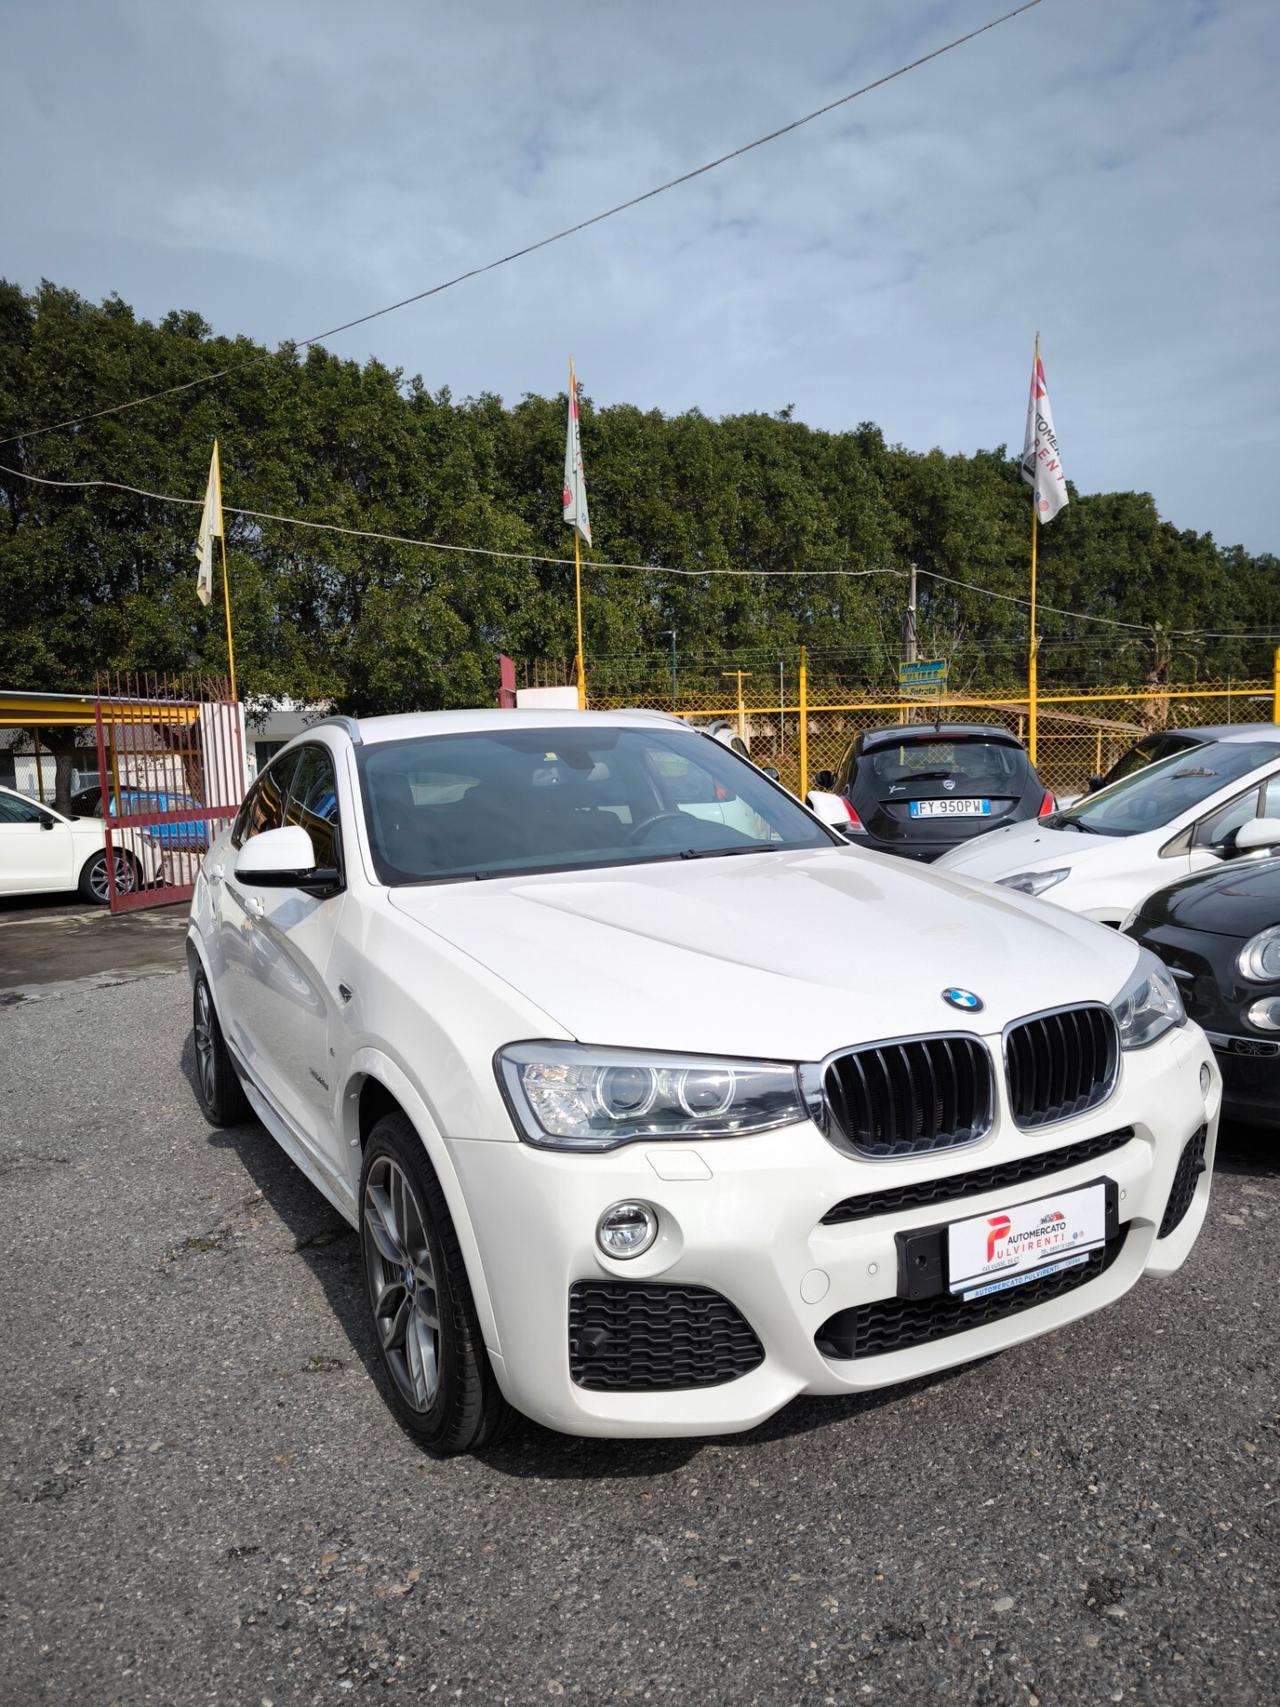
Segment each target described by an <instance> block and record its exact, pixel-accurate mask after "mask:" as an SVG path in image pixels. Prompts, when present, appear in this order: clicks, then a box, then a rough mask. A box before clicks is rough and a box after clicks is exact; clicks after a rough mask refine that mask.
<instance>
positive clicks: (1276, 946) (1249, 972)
mask: <svg viewBox="0 0 1280 1707" xmlns="http://www.w3.org/2000/svg"><path fill="white" fill-rule="evenodd" d="M1236 965H1237V966H1238V967H1239V968H1240V976H1241V977H1242V978H1248V979H1249V981H1250V982H1251V983H1253V984H1274V983H1276V982H1277V981H1280V925H1269V926H1268V927H1267V929H1266V930H1265V931H1259V932H1258V934H1257V936H1251V937H1250V938H1249V940H1248V942H1247V943H1245V945H1244V947H1243V948H1242V949H1241V950H1240V958H1239V959H1238V960H1237V961H1236Z"/></svg>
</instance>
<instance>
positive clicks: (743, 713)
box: [720, 670, 751, 743]
mask: <svg viewBox="0 0 1280 1707" xmlns="http://www.w3.org/2000/svg"><path fill="white" fill-rule="evenodd" d="M720 674H721V675H722V676H737V678H738V735H739V737H740V738H741V740H742V741H743V742H744V743H745V741H746V739H747V708H746V705H745V704H744V703H743V698H742V683H743V681H744V679H745V678H746V677H747V676H749V675H750V674H751V671H750V670H721V672H720Z"/></svg>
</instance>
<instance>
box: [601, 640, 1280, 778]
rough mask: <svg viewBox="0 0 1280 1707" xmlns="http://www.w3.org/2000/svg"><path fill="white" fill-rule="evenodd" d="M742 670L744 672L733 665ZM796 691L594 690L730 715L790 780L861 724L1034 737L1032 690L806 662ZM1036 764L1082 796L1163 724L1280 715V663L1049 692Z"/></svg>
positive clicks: (613, 701) (613, 697)
mask: <svg viewBox="0 0 1280 1707" xmlns="http://www.w3.org/2000/svg"><path fill="white" fill-rule="evenodd" d="M735 673H736V672H735ZM797 678H798V691H797V692H796V693H795V695H794V697H792V696H790V695H788V696H787V698H786V699H785V700H784V699H782V698H781V697H780V696H779V694H778V691H777V678H776V677H775V678H774V681H773V693H772V695H770V694H769V690H768V686H767V685H766V684H767V682H768V678H767V677H760V678H757V679H755V680H743V679H741V678H739V681H738V683H737V688H736V691H734V690H733V688H732V684H731V692H730V694H729V695H728V696H727V697H726V695H725V694H724V693H723V692H718V693H717V692H715V691H707V692H697V691H693V692H684V691H681V692H680V693H679V695H678V697H677V699H676V700H675V703H674V705H673V701H672V697H671V695H670V693H664V692H662V691H661V690H656V691H655V690H652V689H651V690H650V691H643V690H641V691H636V690H635V689H632V690H627V689H626V688H623V687H621V686H619V688H618V690H617V691H614V692H611V693H610V692H601V691H599V690H598V689H596V688H595V687H593V688H592V692H591V695H590V703H591V705H592V707H593V708H594V709H599V710H604V709H607V708H618V707H623V706H628V707H634V706H649V707H651V708H652V709H654V710H656V711H668V712H669V711H672V710H674V711H675V713H676V715H677V716H679V717H683V718H686V719H687V720H689V721H690V722H694V723H706V722H710V721H713V720H716V719H720V718H724V719H728V720H729V721H731V722H733V723H735V724H736V725H737V726H738V727H739V729H740V731H741V733H742V736H743V739H744V740H745V741H746V743H747V746H748V748H749V750H750V753H751V757H752V758H753V759H754V760H755V761H756V763H757V764H760V765H773V766H775V767H776V769H777V770H778V772H779V774H780V775H781V778H782V780H783V782H784V783H786V785H787V787H788V788H791V789H794V790H796V791H797V792H801V793H802V792H804V790H805V789H807V788H809V787H813V786H815V785H816V781H815V779H816V778H817V775H818V773H819V772H820V771H823V770H835V768H836V767H837V766H838V764H839V763H840V759H841V756H842V754H843V753H844V752H845V750H846V748H847V747H848V746H849V744H850V743H851V742H852V741H853V739H854V737H855V736H856V735H857V734H858V733H859V731H861V730H863V729H875V728H880V727H883V726H884V725H886V724H892V723H904V722H914V723H922V724H929V723H932V722H934V721H935V720H940V721H942V722H948V723H994V724H1002V725H1003V726H1004V727H1005V728H1007V729H1010V730H1012V731H1013V733H1014V734H1016V735H1017V736H1018V737H1019V739H1022V740H1025V739H1026V737H1027V712H1028V705H1029V702H1028V700H1027V699H1026V697H1025V696H1023V697H1021V698H1019V697H1017V696H1010V695H992V696H989V697H983V696H963V697H955V698H951V697H948V698H943V699H938V700H929V701H927V702H926V701H923V700H919V699H902V698H900V697H898V696H897V695H896V694H895V693H893V692H892V691H890V690H876V689H867V690H865V691H862V692H857V693H853V694H849V695H848V696H847V697H846V696H844V695H839V696H837V695H834V694H832V693H831V692H830V691H829V690H827V689H822V690H820V691H819V692H818V693H816V694H815V693H811V692H810V690H809V684H808V681H807V672H806V671H805V670H804V668H803V666H802V667H801V668H800V669H799V670H797V671H796V673H795V678H793V680H796V679H797ZM1037 721H1038V724H1039V731H1038V753H1037V765H1036V768H1037V770H1038V771H1039V773H1040V776H1041V778H1042V779H1043V781H1044V783H1045V786H1046V787H1047V788H1050V789H1052V790H1053V792H1054V793H1055V794H1078V793H1080V792H1081V791H1082V790H1083V789H1084V788H1085V787H1087V785H1088V781H1089V778H1090V777H1091V776H1093V775H1095V774H1099V775H1100V774H1101V773H1103V772H1104V771H1106V770H1107V769H1109V768H1110V766H1111V765H1112V764H1114V763H1115V761H1116V759H1118V758H1119V757H1120V755H1121V754H1122V753H1124V752H1126V751H1127V750H1128V748H1130V747H1131V746H1133V744H1134V743H1135V742H1136V741H1138V740H1140V739H1141V738H1142V737H1143V736H1144V735H1148V734H1150V733H1152V732H1153V731H1154V730H1157V729H1166V728H1168V729H1172V728H1194V727H1196V726H1198V725H1205V724H1219V723H1270V722H1280V671H1277V675H1276V677H1275V678H1274V679H1272V680H1265V681H1264V680H1254V681H1233V682H1196V683H1194V684H1190V685H1181V686H1175V685H1172V684H1170V685H1169V686H1164V685H1161V686H1160V687H1156V688H1144V689H1133V688H1124V687H1118V688H1106V687H1100V688H1090V689H1080V690H1073V691H1071V692H1062V693H1054V692H1049V693H1045V694H1041V695H1039V696H1038V698H1037Z"/></svg>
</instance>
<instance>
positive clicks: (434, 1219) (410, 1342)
mask: <svg viewBox="0 0 1280 1707" xmlns="http://www.w3.org/2000/svg"><path fill="white" fill-rule="evenodd" d="M397 1176H398V1177H397ZM399 1182H403V1183H404V1184H405V1185H407V1188H408V1191H409V1192H410V1193H411V1194H412V1198H413V1199H414V1201H413V1202H412V1204H411V1205H410V1204H407V1203H406V1204H403V1206H398V1205H396V1203H395V1199H396V1196H397V1188H398V1183H399ZM388 1211H389V1213H388ZM401 1224H403V1230H402V1225H401ZM375 1227H376V1230H375ZM360 1246H361V1252H362V1256H363V1260H364V1271H365V1285H366V1291H367V1293H368V1297H369V1308H370V1311H371V1314H372V1317H373V1331H374V1339H375V1340H376V1341H377V1344H378V1351H379V1356H380V1358H381V1361H382V1367H383V1372H384V1374H385V1376H386V1378H387V1385H388V1387H389V1389H390V1404H391V1408H392V1410H393V1411H394V1412H395V1414H396V1416H397V1417H398V1418H399V1420H400V1422H401V1423H402V1424H403V1426H404V1427H405V1428H406V1429H407V1430H408V1432H409V1433H410V1434H412V1435H413V1437H414V1438H415V1439H416V1440H417V1441H419V1442H420V1443H421V1445H423V1446H425V1447H426V1448H427V1449H428V1450H429V1451H431V1452H433V1453H436V1454H437V1455H438V1456H440V1457H449V1456H452V1455H453V1454H455V1453H459V1452H474V1451H476V1450H477V1449H478V1448H479V1447H482V1446H487V1445H490V1444H491V1443H492V1442H493V1441H494V1440H496V1439H498V1438H499V1436H500V1435H501V1434H503V1433H504V1432H505V1431H506V1429H507V1428H508V1426H509V1425H510V1422H511V1420H512V1417H513V1416H514V1412H513V1411H512V1409H511V1407H510V1405H508V1404H507V1402H506V1400H505V1399H504V1398H503V1396H502V1393H501V1390H500V1389H499V1387H498V1382H497V1378H496V1377H495V1375H494V1373H493V1368H492V1366H491V1364H490V1362H489V1354H488V1352H487V1351H486V1350H485V1346H484V1339H483V1336H482V1335H481V1332H480V1323H479V1321H478V1319H477V1316H476V1306H475V1300H474V1298H473V1297H472V1294H471V1285H470V1282H469V1281H468V1279H467V1271H466V1267H465V1265H464V1263H463V1260H462V1252H461V1250H460V1249H459V1247H458V1235H457V1234H456V1233H455V1232H454V1228H453V1220H452V1218H451V1217H450V1214H449V1210H448V1206H447V1205H446V1203H445V1200H444V1193H443V1192H442V1191H441V1190H440V1182H439V1180H437V1178H436V1175H435V1170H434V1168H432V1166H431V1164H430V1162H429V1161H428V1160H427V1157H426V1154H425V1153H424V1151H423V1148H422V1141H421V1139H420V1138H419V1137H418V1134H417V1132H416V1131H415V1130H414V1128H413V1125H412V1122H410V1121H409V1120H408V1119H407V1118H406V1117H405V1116H404V1115H403V1114H400V1113H395V1114H388V1115H384V1117H383V1118H382V1119H381V1120H380V1121H379V1122H378V1123H377V1125H376V1126H375V1127H374V1129H373V1131H372V1132H371V1133H370V1134H369V1141H368V1144H367V1145H366V1147H365V1157H364V1166H363V1168H362V1169H361V1172H360ZM393 1249H394V1250H395V1251H396V1252H398V1253H401V1254H395V1255H388V1254H387V1253H388V1252H389V1251H392V1250H393ZM402 1255H407V1256H408V1258H409V1259H410V1260H409V1261H408V1263H404V1262H403V1261H402ZM398 1323H400V1324H401V1325H400V1330H399V1333H398V1335H397V1332H396V1328H397V1324H398ZM432 1323H433V1324H434V1327H433V1326H432V1325H431V1324H432ZM415 1336H416V1337H415ZM424 1340H429V1341H430V1342H432V1343H431V1351H430V1353H429V1354H428V1355H427V1356H426V1357H425V1358H424V1353H423V1349H422V1347H423V1341H424ZM415 1348H416V1356H417V1364H416V1368H415V1364H414V1356H413V1355H412V1354H413V1352H414V1350H415ZM425 1364H430V1365H431V1366H432V1374H433V1376H434V1381H432V1380H431V1379H428V1378H427V1377H426V1375H425V1373H424V1365H425ZM420 1377H421V1379H419V1378H420ZM415 1389H416V1391H415Z"/></svg>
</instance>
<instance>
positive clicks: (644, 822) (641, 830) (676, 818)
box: [627, 812, 690, 846]
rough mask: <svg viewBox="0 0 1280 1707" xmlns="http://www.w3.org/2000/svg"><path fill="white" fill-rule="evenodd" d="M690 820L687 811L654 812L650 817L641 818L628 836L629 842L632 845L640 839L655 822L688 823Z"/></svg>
mask: <svg viewBox="0 0 1280 1707" xmlns="http://www.w3.org/2000/svg"><path fill="white" fill-rule="evenodd" d="M689 821H690V819H689V814H688V813H687V812H654V813H653V814H652V815H651V816H650V817H648V818H642V819H641V820H640V822H639V823H638V824H637V825H636V826H635V828H634V829H633V830H632V832H631V834H630V835H629V836H628V837H627V844H628V846H630V845H631V843H633V842H638V841H640V840H641V839H642V837H644V836H645V835H646V834H647V832H648V831H649V830H651V829H652V828H653V826H654V825H655V824H670V823H678V824H688V823H689Z"/></svg>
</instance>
